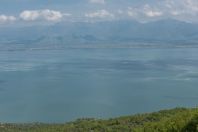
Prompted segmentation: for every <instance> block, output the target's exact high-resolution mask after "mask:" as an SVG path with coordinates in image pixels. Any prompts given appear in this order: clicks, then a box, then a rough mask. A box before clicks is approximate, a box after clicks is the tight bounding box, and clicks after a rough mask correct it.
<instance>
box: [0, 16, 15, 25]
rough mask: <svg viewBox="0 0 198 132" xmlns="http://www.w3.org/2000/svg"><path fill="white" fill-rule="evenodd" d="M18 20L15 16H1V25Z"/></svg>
mask: <svg viewBox="0 0 198 132" xmlns="http://www.w3.org/2000/svg"><path fill="white" fill-rule="evenodd" d="M15 20H16V17H14V16H6V15H0V23H7V22H13V21H15Z"/></svg>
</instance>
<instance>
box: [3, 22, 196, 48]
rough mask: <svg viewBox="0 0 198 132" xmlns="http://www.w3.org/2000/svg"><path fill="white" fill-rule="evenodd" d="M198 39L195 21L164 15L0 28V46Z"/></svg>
mask: <svg viewBox="0 0 198 132" xmlns="http://www.w3.org/2000/svg"><path fill="white" fill-rule="evenodd" d="M197 42H198V25H197V24H192V23H186V22H181V21H177V20H172V19H167V20H160V21H154V22H149V23H139V22H136V21H129V20H125V21H124V20H122V21H106V22H95V23H88V22H61V23H56V24H54V25H46V26H43V25H42V26H36V25H34V26H26V27H4V28H2V27H1V28H0V46H1V47H0V48H1V49H3V48H6V46H10V47H25V48H28V47H29V48H34V47H35V48H38V47H54V46H55V47H56V46H57V47H67V46H75V45H86V44H87V45H88V44H89V45H93V44H94V45H96V44H97V45H108V44H110V45H114V44H117V45H124V44H127V45H132V44H134V43H136V44H138V43H146V44H164V45H166V44H172V45H176V44H191V45H196V43H197Z"/></svg>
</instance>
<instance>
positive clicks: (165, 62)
mask: <svg viewBox="0 0 198 132" xmlns="http://www.w3.org/2000/svg"><path fill="white" fill-rule="evenodd" d="M197 86H198V49H196V48H194V49H192V48H174V49H168V48H166V49H160V48H159V49H151V48H145V49H144V48H134V49H65V50H35V51H0V122H36V121H39V122H57V123H59V122H66V121H71V120H74V119H77V118H82V117H94V118H109V117H117V116H121V115H131V114H134V113H142V112H151V111H157V110H160V109H166V108H173V107H194V106H196V105H197V104H198V88H197Z"/></svg>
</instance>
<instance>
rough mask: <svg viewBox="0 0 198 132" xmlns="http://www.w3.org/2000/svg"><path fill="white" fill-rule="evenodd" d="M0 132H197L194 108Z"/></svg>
mask: <svg viewBox="0 0 198 132" xmlns="http://www.w3.org/2000/svg"><path fill="white" fill-rule="evenodd" d="M0 132H198V109H197V108H193V109H185V108H176V109H172V110H162V111H159V112H154V113H150V114H138V115H134V116H125V117H119V118H115V119H109V120H96V119H78V120H76V121H74V122H69V123H66V124H41V123H34V124H0Z"/></svg>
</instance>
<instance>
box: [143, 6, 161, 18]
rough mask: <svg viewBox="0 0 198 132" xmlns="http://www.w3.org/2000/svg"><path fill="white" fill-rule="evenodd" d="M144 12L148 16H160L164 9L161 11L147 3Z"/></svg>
mask: <svg viewBox="0 0 198 132" xmlns="http://www.w3.org/2000/svg"><path fill="white" fill-rule="evenodd" d="M143 13H144V14H145V15H146V16H147V17H159V16H162V15H163V12H162V11H159V9H155V8H153V7H151V6H150V5H148V4H146V5H144V7H143Z"/></svg>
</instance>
